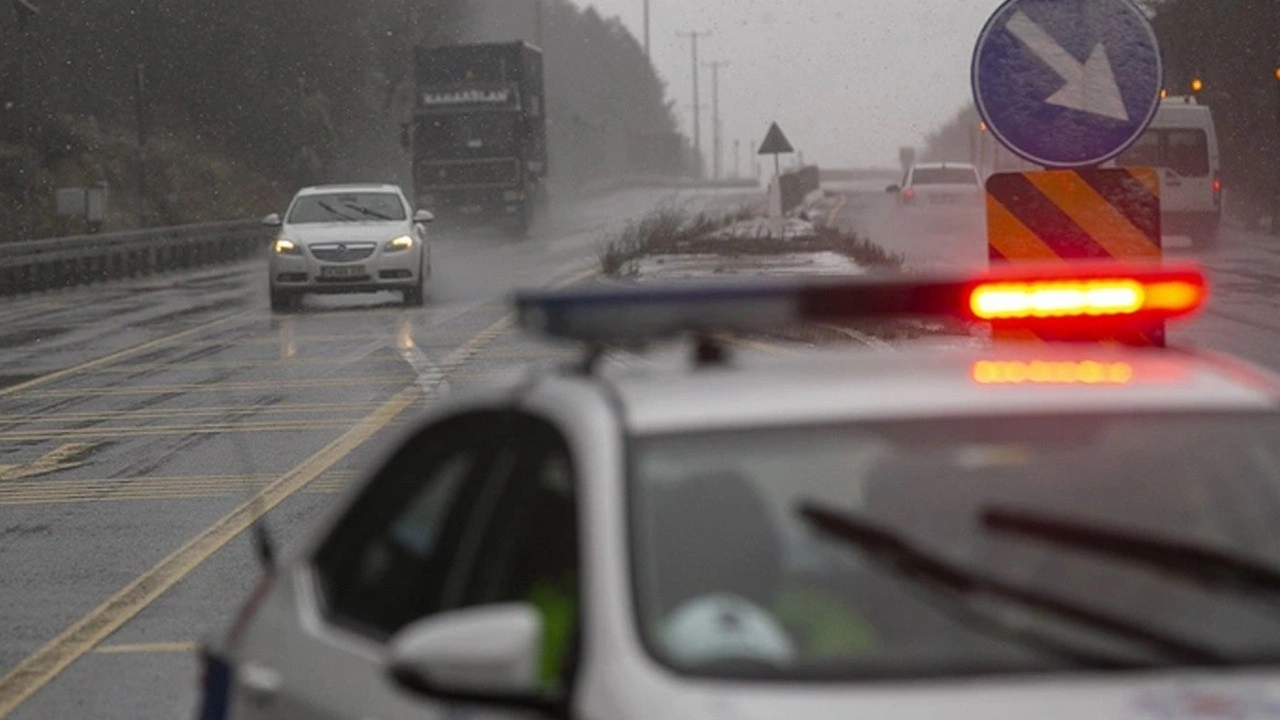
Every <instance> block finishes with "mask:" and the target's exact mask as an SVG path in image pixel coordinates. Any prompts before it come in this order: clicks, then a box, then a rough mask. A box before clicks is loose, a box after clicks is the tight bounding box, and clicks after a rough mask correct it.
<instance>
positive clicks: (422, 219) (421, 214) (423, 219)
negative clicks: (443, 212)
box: [413, 210, 436, 223]
mask: <svg viewBox="0 0 1280 720" xmlns="http://www.w3.org/2000/svg"><path fill="white" fill-rule="evenodd" d="M413 221H414V222H416V223H433V222H435V221H436V216H435V215H432V214H431V211H430V210H419V211H418V212H416V213H414V214H413Z"/></svg>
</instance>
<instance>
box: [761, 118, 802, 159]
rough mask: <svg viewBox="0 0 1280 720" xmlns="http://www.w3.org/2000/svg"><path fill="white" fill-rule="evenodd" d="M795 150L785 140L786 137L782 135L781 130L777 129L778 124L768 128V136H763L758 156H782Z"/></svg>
mask: <svg viewBox="0 0 1280 720" xmlns="http://www.w3.org/2000/svg"><path fill="white" fill-rule="evenodd" d="M795 151H796V149H795V148H793V147H791V142H790V141H789V140H787V136H786V135H783V134H782V128H780V127H778V123H774V124H772V125H770V126H769V134H768V135H765V136H764V144H762V145H761V146H760V153H759V154H760V155H782V154H786V153H793V152H795Z"/></svg>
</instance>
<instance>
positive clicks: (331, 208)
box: [316, 200, 356, 222]
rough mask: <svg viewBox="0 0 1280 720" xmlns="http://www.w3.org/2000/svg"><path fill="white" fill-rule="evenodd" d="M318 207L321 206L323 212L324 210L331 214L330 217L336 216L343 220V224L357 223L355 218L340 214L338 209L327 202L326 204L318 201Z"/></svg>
mask: <svg viewBox="0 0 1280 720" xmlns="http://www.w3.org/2000/svg"><path fill="white" fill-rule="evenodd" d="M316 205H319V206H320V209H321V210H324V211H325V212H327V213H329V214H330V215H332V216H334V217H336V218H341V219H342V221H343V222H355V221H356V219H355V218H353V217H351V216H350V215H344V214H343V213H341V212H339V211H338V209H337V208H335V207H334V206H332V205H330V204H329V203H327V202H324V201H323V200H318V201H316Z"/></svg>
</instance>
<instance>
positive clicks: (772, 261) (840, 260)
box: [635, 252, 866, 280]
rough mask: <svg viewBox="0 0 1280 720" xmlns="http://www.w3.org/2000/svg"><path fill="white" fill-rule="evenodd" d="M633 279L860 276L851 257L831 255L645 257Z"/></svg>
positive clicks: (830, 253)
mask: <svg viewBox="0 0 1280 720" xmlns="http://www.w3.org/2000/svg"><path fill="white" fill-rule="evenodd" d="M635 268H636V274H635V276H636V277H637V278H641V279H663V280H672V279H685V278H704V277H723V276H761V275H768V276H779V275H783V276H786V275H861V274H864V273H865V272H866V270H865V268H863V267H862V266H861V265H859V264H858V263H856V262H854V261H853V260H852V259H851V258H849V257H847V256H845V255H841V254H839V253H835V252H804V253H787V254H782V255H739V256H733V255H710V254H690V255H683V254H681V255H649V256H646V257H643V258H640V259H638V260H636V261H635Z"/></svg>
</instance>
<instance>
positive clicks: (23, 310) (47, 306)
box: [0, 300, 71, 322]
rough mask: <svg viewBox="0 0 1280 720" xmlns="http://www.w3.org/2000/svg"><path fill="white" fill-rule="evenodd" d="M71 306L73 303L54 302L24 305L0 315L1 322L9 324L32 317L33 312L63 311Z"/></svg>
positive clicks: (47, 301)
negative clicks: (26, 316) (24, 317)
mask: <svg viewBox="0 0 1280 720" xmlns="http://www.w3.org/2000/svg"><path fill="white" fill-rule="evenodd" d="M70 306H71V303H69V302H54V301H52V300H46V301H44V302H37V303H31V304H28V305H23V306H22V307H17V308H12V309H11V310H9V311H8V312H4V313H0V322H8V321H9V320H16V319H18V318H20V317H22V316H24V315H30V314H31V313H33V312H40V311H43V310H55V309H61V308H65V307H70Z"/></svg>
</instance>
